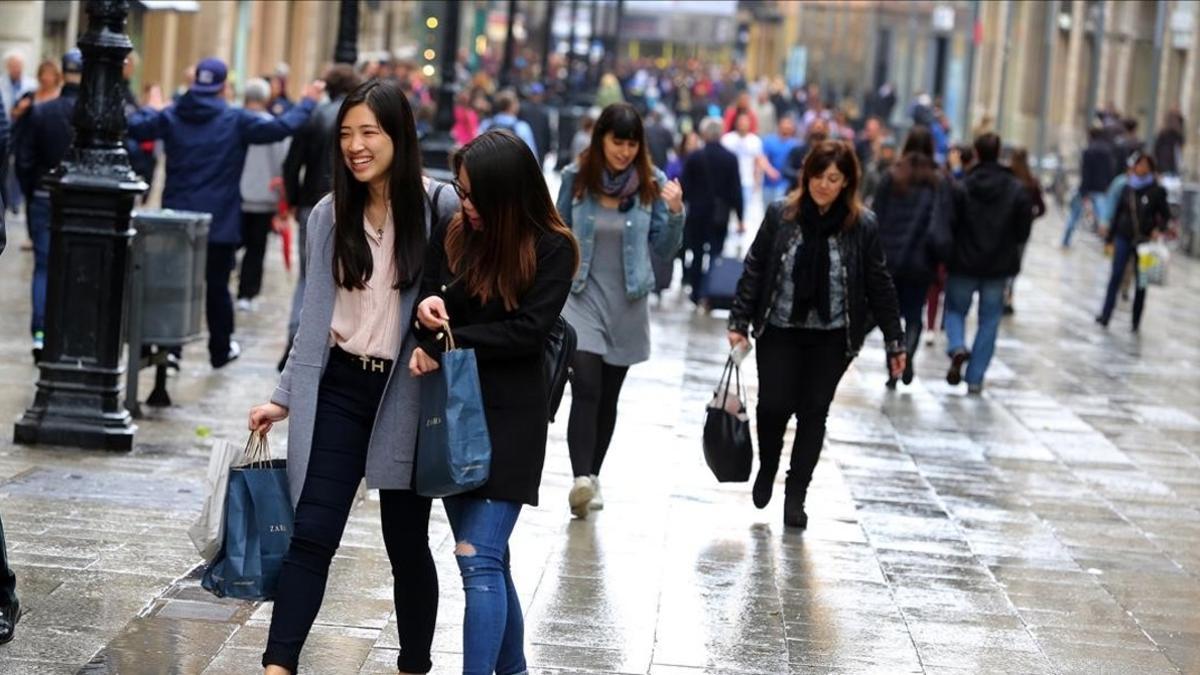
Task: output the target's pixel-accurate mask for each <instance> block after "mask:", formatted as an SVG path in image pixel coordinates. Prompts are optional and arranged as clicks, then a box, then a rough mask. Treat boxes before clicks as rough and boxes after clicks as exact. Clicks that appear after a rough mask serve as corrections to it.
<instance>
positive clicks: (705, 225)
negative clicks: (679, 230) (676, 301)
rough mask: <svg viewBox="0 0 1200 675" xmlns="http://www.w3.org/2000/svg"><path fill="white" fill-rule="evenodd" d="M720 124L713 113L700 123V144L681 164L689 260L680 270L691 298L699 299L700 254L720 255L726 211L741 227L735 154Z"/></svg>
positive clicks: (723, 243)
mask: <svg viewBox="0 0 1200 675" xmlns="http://www.w3.org/2000/svg"><path fill="white" fill-rule="evenodd" d="M723 131H724V125H723V124H722V122H721V120H720V119H717V118H715V117H709V118H706V119H705V120H704V121H703V122H701V123H700V136H701V138H703V139H704V147H703V148H701V149H700V150H697V151H696V152H693V153H692V154H691V155H688V158H687V161H686V162H684V164H683V176H682V178H681V181H680V183H681V184H682V185H683V199H684V202H686V203H687V220H686V221H685V222H684V227H683V231H684V235H683V238H684V246H685V247H686V248H687V249H688V250H689V251H691V252H692V259H691V262H689V263H688V264H687V266H686V267H685V268H684V272H683V282H684V283H685V284H689V285H690V286H691V288H692V302H699V301H700V299H701V298H700V287H701V280H702V279H703V276H704V269H705V268H706V266H705V265H704V255H705V252H706V251H707V253H708V256H709V259H710V260H711V259H712V258H714V257H716V256H719V255H721V249H723V248H724V247H725V235H726V234H727V233H728V232H729V213H730V211H733V212H735V213H737V219H738V231H739V232H741V231H744V230H745V229H746V224H745V222H744V220H743V209H744V207H745V205H744V204H743V203H742V182H741V178H740V177H739V174H738V161H737V157H736V156H735V155H734V154H733V153H732V152H730V151H728V150H726V149H725V146H723V145H721V134H722V133H723Z"/></svg>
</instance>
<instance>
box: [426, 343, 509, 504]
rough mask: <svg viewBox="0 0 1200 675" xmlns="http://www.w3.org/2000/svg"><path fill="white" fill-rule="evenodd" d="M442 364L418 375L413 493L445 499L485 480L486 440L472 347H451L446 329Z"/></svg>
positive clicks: (488, 446) (488, 466) (489, 449)
mask: <svg viewBox="0 0 1200 675" xmlns="http://www.w3.org/2000/svg"><path fill="white" fill-rule="evenodd" d="M445 335H446V341H447V349H446V351H444V352H443V353H442V365H441V367H440V368H438V369H437V370H435V371H433V372H432V373H429V374H427V375H425V376H423V377H422V378H421V421H420V425H421V426H420V427H419V428H418V430H417V461H416V469H415V483H416V490H417V494H420V495H423V496H425V497H449V496H451V495H457V494H462V493H464V492H469V491H471V490H474V489H475V488H477V487H479V486H481V485H483V484H484V483H486V482H487V479H488V474H489V472H490V470H491V465H492V441H491V438H490V437H489V436H488V429H487V418H486V417H485V416H484V412H483V394H482V392H481V391H480V387H479V368H478V366H477V364H476V362H475V351H474V350H472V349H456V348H455V345H454V336H453V335H452V334H451V333H450V329H449V327H447V328H446V330H445Z"/></svg>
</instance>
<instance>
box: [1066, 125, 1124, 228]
mask: <svg viewBox="0 0 1200 675" xmlns="http://www.w3.org/2000/svg"><path fill="white" fill-rule="evenodd" d="M1118 171H1119V169H1118V167H1117V165H1116V159H1115V157H1114V152H1113V149H1112V146H1111V145H1109V143H1108V140H1107V139H1106V137H1105V133H1104V129H1102V128H1100V127H1092V128H1091V129H1089V130H1088V144H1087V147H1086V148H1084V150H1083V155H1082V156H1081V157H1080V160H1079V192H1078V193H1076V195H1075V198H1074V199H1072V200H1071V214H1070V215H1069V216H1068V217H1067V228H1066V230H1064V231H1063V239H1062V245H1063V248H1066V247H1068V246H1070V245H1071V235H1072V234H1074V233H1075V225H1076V224H1077V223H1078V222H1079V216H1080V215H1082V213H1083V202H1084V200H1087V201H1088V202H1089V203H1091V205H1092V211H1093V213H1097V214H1099V213H1100V211H1101V209H1103V208H1104V207H1103V206H1102V205H1103V203H1104V195H1105V192H1107V191H1108V186H1109V184H1110V183H1112V179H1113V178H1116V176H1117V172H1118ZM1097 220H1099V216H1097Z"/></svg>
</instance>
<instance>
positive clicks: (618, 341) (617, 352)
mask: <svg viewBox="0 0 1200 675" xmlns="http://www.w3.org/2000/svg"><path fill="white" fill-rule="evenodd" d="M625 222H626V217H625V214H623V213H621V212H620V211H618V210H616V209H597V210H596V239H595V245H594V246H595V248H594V254H593V257H592V266H591V268H590V269H589V270H588V282H587V285H586V286H584V288H583V290H582V291H580V292H579V293H572V294H571V297H569V298H567V305H566V307H564V308H563V317H565V318H566V320H567V321H569V322H570V323H571V326H572V327H574V328H575V332H576V333H577V335H578V337H579V343H578V345H577V347H576V348H577V349H578V350H579V351H581V352H589V353H592V354H599V355H600V356H601V357H603V359H604V362H605V363H607V364H608V365H610V366H632V365H634V364H635V363H641V362H642V361H645V360H647V359H649V358H650V302H649V296H642V297H641V298H638V299H637V300H630V299H629V297H628V295H627V294H626V291H625V263H624V262H623V261H624V258H625V257H624V254H623V247H624V230H625Z"/></svg>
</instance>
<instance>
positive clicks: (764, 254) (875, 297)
mask: <svg viewBox="0 0 1200 675" xmlns="http://www.w3.org/2000/svg"><path fill="white" fill-rule="evenodd" d="M783 211H784V202H783V201H778V202H775V203H774V204H771V206H769V207H768V208H767V215H766V216H765V217H764V218H763V223H762V227H760V228H759V230H758V235H757V236H755V237H754V243H753V244H751V245H750V252H749V253H747V254H746V260H745V266H744V268H743V270H742V278H741V279H740V280H739V281H738V285H737V294H736V295H734V298H733V307H732V308H731V309H730V312H729V330H732V331H737V332H739V333H742V334H744V335H748V334H749V333H750V329H751V328H753V329H754V335H755V337H762V334H763V331H765V330H768V325H767V312H768V310H769V309H770V308H771V307H772V306H773V305H774V304H775V294H776V292H777V291H778V288H777V285H776V280H777V279H778V278H779V264H780V261H782V260H783V259H784V253H785V252H786V251H787V248H788V246H789V244H790V242H791V240H792V236H793V234H794V233H795V231H796V228H798V227H800V223H798V222H797V221H796V220H795V219H794V218H793V219H789V218H785V217H784V214H783ZM837 236H838V247H839V250H840V251H841V254H842V255H841V257H842V270H843V272H844V274H845V277H844V279H845V281H846V325H847V327H848V330H847V331H846V357H847V358H848V359H852V358H854V357H855V356H856V355H857V354H858V350H860V349H862V344H863V340H864V339H865V338H866V335H867V331H868V330H869V329H870V328H871V327H872V326H874V325H876V324H877V325H878V326H879V327H880V329H882V330H883V337H884V340H886V342H887V345H886V348H887V351H888V353H889V354H894V353H898V352H902V351H904V347H903V346H902V345H903V342H902V340H903V338H904V332H903V331H901V330H900V305H899V303H898V302H897V300H896V288H895V286H893V285H892V277H891V275H890V274H888V269H887V262H886V261H885V260H884V255H883V246H882V245H881V244H880V242H879V229H878V226H877V225H876V223H875V214H873V213H871V212H870V211H866V210H864V211H863V212H862V215H860V216H859V219H858V222H857V223H855V224H854V226H853V227H852V228H850V229H849V230H848V231H843V232H841V233H839V234H838V235H837Z"/></svg>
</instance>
